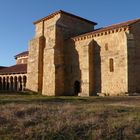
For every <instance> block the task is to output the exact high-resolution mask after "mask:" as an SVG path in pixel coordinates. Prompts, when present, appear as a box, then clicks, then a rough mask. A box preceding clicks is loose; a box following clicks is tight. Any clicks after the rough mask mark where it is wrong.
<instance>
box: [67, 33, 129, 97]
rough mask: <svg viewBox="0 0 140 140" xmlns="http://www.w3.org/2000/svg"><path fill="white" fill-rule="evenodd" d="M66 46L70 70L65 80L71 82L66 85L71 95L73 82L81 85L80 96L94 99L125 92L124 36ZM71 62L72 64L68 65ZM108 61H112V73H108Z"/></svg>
mask: <svg viewBox="0 0 140 140" xmlns="http://www.w3.org/2000/svg"><path fill="white" fill-rule="evenodd" d="M68 44H69V45H68V46H67V51H66V54H67V55H68V58H67V59H68V60H67V62H69V63H68V64H67V65H69V67H67V66H66V69H67V77H66V78H67V81H70V82H69V83H68V85H67V87H71V88H69V90H70V92H72V91H73V84H74V81H75V80H79V81H80V82H81V96H89V95H94V94H95V93H98V92H99V93H105V94H110V95H117V94H121V93H125V92H127V91H128V85H127V80H128V77H127V37H126V33H125V32H123V31H121V32H115V33H111V34H108V35H102V36H98V37H94V38H91V39H83V40H79V41H76V42H74V41H73V40H71V41H69V42H68ZM105 46H106V47H105ZM68 48H69V49H68ZM70 48H73V49H72V50H71V49H70ZM72 58H73V59H74V60H73V61H72V62H71V61H69V60H70V59H72ZM110 59H113V61H114V71H113V72H110V66H109V60H110ZM71 68H72V72H71V73H70V71H71V70H70V69H71ZM69 75H70V76H69ZM76 75H77V76H76Z"/></svg>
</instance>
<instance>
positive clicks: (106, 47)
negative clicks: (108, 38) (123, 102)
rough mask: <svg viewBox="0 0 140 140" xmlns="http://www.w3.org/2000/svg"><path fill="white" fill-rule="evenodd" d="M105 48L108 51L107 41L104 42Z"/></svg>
mask: <svg viewBox="0 0 140 140" xmlns="http://www.w3.org/2000/svg"><path fill="white" fill-rule="evenodd" d="M105 50H106V51H108V43H106V44H105Z"/></svg>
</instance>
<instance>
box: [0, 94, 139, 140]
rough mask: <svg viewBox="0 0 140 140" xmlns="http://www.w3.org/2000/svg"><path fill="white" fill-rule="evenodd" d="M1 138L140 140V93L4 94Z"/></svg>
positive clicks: (0, 108) (0, 100) (1, 97)
mask: <svg viewBox="0 0 140 140" xmlns="http://www.w3.org/2000/svg"><path fill="white" fill-rule="evenodd" d="M0 140H140V97H45V96H41V95H25V94H24V95H18V94H14V93H13V94H11V95H9V94H6V93H5V94H0Z"/></svg>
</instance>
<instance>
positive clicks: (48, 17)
mask: <svg viewBox="0 0 140 140" xmlns="http://www.w3.org/2000/svg"><path fill="white" fill-rule="evenodd" d="M60 13H62V14H66V15H69V16H72V17H75V18H78V19H81V20H84V21H86V22H89V23H91V24H94V25H97V23H96V22H92V21H90V20H87V19H85V18H82V17H79V16H76V15H73V14H71V13H68V12H65V11H62V10H59V11H56V12H54V13H52V14H50V15H48V16H46V17H44V18H42V19H40V20H37V21H35V22H34V24H37V23H39V22H41V21H45V20H47V19H50V18H52V17H54V16H55V15H57V14H60Z"/></svg>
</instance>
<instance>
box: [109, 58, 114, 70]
mask: <svg viewBox="0 0 140 140" xmlns="http://www.w3.org/2000/svg"><path fill="white" fill-rule="evenodd" d="M109 69H110V72H114V60H113V59H112V58H110V59H109Z"/></svg>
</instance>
